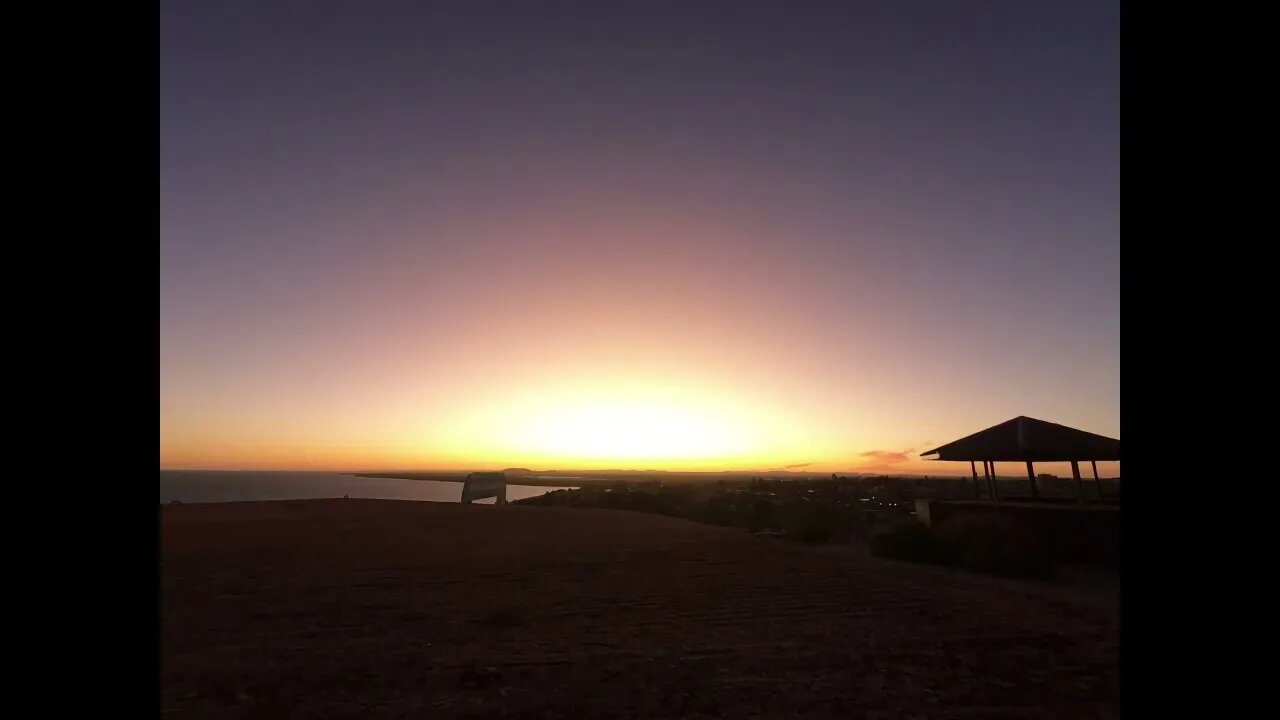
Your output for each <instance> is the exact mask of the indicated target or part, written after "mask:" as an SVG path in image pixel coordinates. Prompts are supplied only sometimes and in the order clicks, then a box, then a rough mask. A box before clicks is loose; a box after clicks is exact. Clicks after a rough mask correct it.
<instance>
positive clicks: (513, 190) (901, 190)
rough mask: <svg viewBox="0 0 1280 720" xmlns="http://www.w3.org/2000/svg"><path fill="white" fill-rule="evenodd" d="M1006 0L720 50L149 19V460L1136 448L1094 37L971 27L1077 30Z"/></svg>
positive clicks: (477, 463) (582, 465)
mask: <svg viewBox="0 0 1280 720" xmlns="http://www.w3.org/2000/svg"><path fill="white" fill-rule="evenodd" d="M357 5H358V4H357ZM353 7H355V6H353ZM941 7H943V10H940V11H939V12H944V11H945V12H951V11H950V10H945V8H946V7H949V6H945V5H944V6H941ZM957 7H959V6H957ZM1021 7H1022V6H1021V5H1020V4H1016V3H1015V4H1012V5H1010V7H1009V8H1007V9H1003V10H1000V12H999V13H996V14H1000V13H1003V15H1000V18H999V19H997V20H990V21H986V20H983V21H977V20H973V21H972V22H970V20H969V19H966V18H967V16H964V17H960V16H957V17H956V18H951V19H945V18H944V19H938V20H937V23H936V24H937V27H938V28H951V27H953V26H954V25H955V24H956V23H969V24H967V25H965V26H964V27H965V28H966V29H965V32H966V33H969V35H967V36H966V37H969V36H972V37H971V40H970V42H971V45H970V46H967V47H963V48H962V47H960V46H958V45H957V46H955V47H954V48H953V47H952V45H951V44H950V43H949V42H948V41H946V39H947V38H950V37H951V35H949V34H947V33H949V32H950V31H947V33H942V34H940V35H938V36H937V37H933V36H930V37H920V38H916V37H915V36H914V35H909V34H904V33H907V31H908V30H909V29H911V28H915V27H917V26H918V21H917V20H915V19H913V18H912V17H909V15H911V13H906V12H904V13H903V14H902V17H898V15H897V14H896V11H895V12H890V11H889V10H885V11H884V12H883V13H880V12H879V11H877V12H875V13H869V14H867V17H862V15H861V14H860V13H862V11H861V10H859V9H858V8H859V5H858V4H857V3H851V4H849V8H847V9H844V10H840V13H845V14H848V17H845V16H844V15H843V14H842V15H840V18H837V20H833V21H831V22H826V21H822V22H819V21H818V20H812V22H809V24H807V25H805V27H807V28H810V29H809V30H807V31H806V32H807V33H809V34H808V35H794V36H793V35H787V34H786V33H785V32H784V33H782V35H780V36H776V37H775V29H776V28H779V27H789V26H788V25H787V23H786V22H784V21H783V20H785V17H782V16H787V14H788V13H790V12H791V11H790V10H784V9H782V8H783V5H779V6H778V8H779V9H778V10H777V11H776V12H777V13H779V14H780V17H779V18H773V17H772V16H769V17H762V18H755V19H753V20H750V22H748V20H742V18H739V19H740V20H742V27H741V28H740V29H739V30H734V29H733V27H729V26H725V27H720V25H721V24H720V23H718V22H717V23H714V25H715V27H716V28H718V29H717V30H716V32H715V34H714V42H710V41H709V40H706V39H705V38H702V39H699V38H700V37H701V36H700V35H698V33H702V32H703V31H704V30H706V32H710V30H709V29H704V30H696V31H695V30H690V32H691V33H693V35H690V37H687V38H676V39H672V38H670V37H668V36H667V35H666V34H665V33H666V32H667V31H664V30H663V29H662V28H664V27H666V24H665V23H660V22H655V23H650V24H646V23H639V22H631V21H618V22H617V23H612V22H606V21H605V20H603V19H597V20H596V21H593V22H598V23H603V24H600V25H593V26H592V27H595V28H597V30H593V33H597V32H598V33H599V35H598V36H597V35H596V34H590V35H589V36H588V35H584V34H581V33H577V32H576V31H575V30H574V29H573V25H572V23H569V24H564V23H558V22H557V23H550V24H548V23H546V22H541V21H540V20H539V16H538V13H537V11H536V9H534V8H533V6H532V5H531V6H530V9H529V10H528V16H527V17H525V16H521V18H519V19H510V20H503V21H502V22H500V23H496V24H495V22H496V21H493V20H492V19H491V18H486V17H483V16H482V14H476V15H474V16H473V15H471V14H469V13H470V11H464V10H458V11H457V12H456V13H454V12H453V11H450V12H449V13H444V14H441V15H439V16H437V15H433V14H430V13H426V14H424V15H423V16H422V17H418V16H417V15H415V13H417V12H418V10H414V9H408V8H406V9H405V10H404V12H405V13H406V17H404V18H401V19H399V20H396V21H389V20H388V21H386V22H383V21H381V20H379V21H378V22H373V21H369V22H361V21H359V17H361V16H358V14H356V11H355V10H349V11H347V10H333V11H332V13H334V16H333V17H328V16H325V17H327V18H328V19H327V20H326V21H325V24H322V25H314V26H313V25H311V24H308V22H307V21H305V20H298V22H296V23H292V22H285V21H282V20H279V18H275V17H274V16H271V17H268V16H266V15H265V14H264V15H262V16H261V17H259V15H258V13H266V12H267V11H266V10H259V9H257V6H255V5H253V4H245V5H244V7H240V6H237V8H236V9H235V10H234V11H233V10H231V9H223V8H222V4H219V3H214V4H212V5H210V6H209V7H208V8H206V9H201V10H199V11H197V10H196V9H194V8H195V6H190V7H187V6H185V5H184V4H177V5H175V6H173V7H168V6H166V8H165V9H164V10H163V18H162V22H163V28H162V30H163V31H162V38H161V39H162V53H161V54H162V73H161V85H162V88H161V89H162V107H161V217H160V225H161V277H160V283H161V288H160V312H161V317H160V331H161V347H160V366H161V367H160V371H161V373H160V465H161V467H162V468H175V469H176V468H204V469H223V468H236V469H271V468H310V469H381V468H386V469H420V470H436V469H448V470H457V469H475V468H502V467H516V466H525V467H531V468H534V469H574V468H577V469H590V468H621V469H648V468H653V469H667V470H748V471H763V470H769V469H780V468H794V469H803V470H807V471H814V472H838V471H849V472H856V471H864V472H911V473H937V474H961V473H967V472H968V467H967V466H964V467H960V466H956V465H953V464H952V465H948V464H938V463H930V462H926V461H922V460H920V458H919V453H920V452H921V451H922V450H924V449H927V448H928V447H931V446H932V445H936V444H939V443H943V442H947V441H950V440H954V439H957V438H959V437H962V436H964V435H967V434H969V433H972V432H975V431H977V430H980V429H983V428H985V427H988V426H990V425H994V424H996V423H999V422H1002V421H1005V420H1008V419H1010V418H1012V417H1015V416H1019V415H1028V416H1032V417H1036V418H1042V419H1045V420H1049V421H1052V422H1057V423H1062V424H1065V425H1069V426H1071V427H1076V428H1080V429H1083V430H1087V431H1090V432H1096V433H1100V434H1104V435H1108V436H1111V437H1119V418H1120V412H1119V337H1120V334H1119V269H1118V267H1119V239H1118V229H1119V225H1118V177H1119V168H1118V164H1119V160H1118V106H1117V103H1118V100H1117V97H1118V82H1117V80H1116V78H1117V71H1116V68H1115V64H1116V63H1117V57H1116V48H1115V42H1114V38H1112V37H1111V36H1110V35H1106V36H1102V35H1099V36H1098V39H1097V40H1096V41H1092V42H1091V43H1089V44H1086V45H1081V46H1080V47H1076V46H1074V45H1072V46H1066V45H1061V44H1057V45H1045V44H1043V43H1035V42H1026V43H1020V44H1016V46H1012V45H1008V44H1007V43H1006V44H1005V45H1000V44H998V43H997V42H996V41H997V40H999V39H1000V38H1003V37H1015V36H1016V34H1009V35H1007V36H1006V35H999V36H992V37H988V36H987V34H988V33H991V32H994V31H993V30H991V28H995V27H1006V26H1008V27H1012V26H1013V25H1016V24H1017V23H1019V22H1022V23H1027V24H1029V27H1030V26H1031V25H1034V27H1032V29H1031V30H1034V31H1035V32H1041V30H1043V28H1052V29H1053V31H1052V32H1051V33H1049V34H1048V35H1046V37H1051V38H1053V37H1058V30H1057V28H1059V27H1061V26H1064V25H1069V24H1070V23H1073V22H1084V20H1079V19H1077V18H1076V15H1073V14H1072V13H1073V12H1076V11H1074V10H1071V7H1073V4H1071V3H1065V4H1063V9H1062V10H1061V13H1062V14H1063V17H1062V18H1058V19H1055V20H1053V21H1052V22H1050V21H1048V20H1045V19H1044V18H1042V17H1040V16H1039V15H1034V14H1033V13H1030V11H1026V13H1025V15H1024V14H1022V13H1023V12H1024V11H1023V10H1022V9H1021ZM297 12H298V13H300V14H301V15H307V12H304V11H302V10H298V11H297ZM346 12H350V13H352V14H353V15H352V18H348V19H347V20H343V19H342V18H343V17H345V15H344V14H343V13H346ZM424 12H425V11H424ZM743 12H744V13H745V12H747V11H746V10H743ZM770 12H773V11H770ZM956 12H959V11H956ZM991 12H992V13H995V11H991ZM1046 12H1047V11H1046ZM1054 12H1059V11H1056V10H1055V11H1054ZM477 13H478V11H477ZM1005 15H1008V17H1005ZM873 16H874V17H873ZM744 17H745V16H744ZM348 20H349V22H348ZM317 22H318V21H317ZM1089 22H1090V23H1092V24H1090V25H1089V27H1095V26H1096V27H1106V24H1105V23H1100V22H1098V21H1097V20H1096V19H1094V20H1090V21H1089ZM730 25H732V23H730ZM1041 25H1043V28H1041ZM699 27H700V26H699ZM735 27H736V26H735ZM930 27H932V25H931V26H930ZM525 28H528V29H527V34H526V30H525ZM708 28H710V26H708ZM875 28H881V29H875ZM895 28H896V30H895ZM517 29H520V30H519V32H517ZM1031 30H1029V31H1028V32H1031ZM912 32H914V30H912ZM938 32H940V33H941V32H942V31H938ZM1010 32H1012V31H1010ZM1045 32H1048V31H1045ZM1090 32H1093V31H1092V30H1091V31H1090ZM504 33H515V35H513V36H511V37H508V36H506V35H505V34H504ZM464 36H465V37H468V38H470V39H469V40H468V41H467V42H466V43H463V44H459V43H458V42H457V41H456V40H455V38H458V37H464ZM1089 36H1090V37H1093V35H1089ZM588 37H590V42H588V41H587V39H586V38H588ZM907 37H911V38H913V39H912V40H911V41H910V42H904V41H903V38H907ZM1036 37H1038V36H1036ZM704 40H706V41H704ZM1046 42H1047V41H1046ZM775 46H776V47H775ZM335 48H338V49H340V50H338V49H335ZM655 48H661V49H662V50H661V51H657V50H655ZM762 48H774V49H772V50H769V51H768V52H765V51H764V50H762ZM517 57H518V58H521V59H520V60H519V61H518V62H517V61H515V60H513V59H512V58H517ZM299 58H306V59H307V60H306V62H305V63H304V62H302V61H301V60H299ZM503 58H506V60H503ZM303 67H305V68H306V70H305V72H303V71H302V70H300V68H303ZM1050 76H1053V77H1057V80H1055V81H1054V82H1052V83H1049V81H1048V80H1046V77H1050ZM623 78H625V80H623ZM908 80H909V81H908ZM1043 87H1052V88H1053V90H1052V92H1048V91H1043V90H1042V89H1041V88H1043ZM992 108H999V110H998V111H996V110H993V109H992ZM931 444H932V445H931ZM1100 469H1101V470H1102V471H1103V472H1104V474H1107V473H1113V472H1114V471H1115V468H1110V467H1108V468H1100ZM1009 471H1010V472H1016V470H1015V469H1014V468H1010V469H1009ZM1044 471H1045V472H1056V473H1064V472H1069V471H1065V470H1064V469H1063V468H1055V467H1046V468H1045V469H1044Z"/></svg>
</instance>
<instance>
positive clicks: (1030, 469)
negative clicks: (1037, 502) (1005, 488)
mask: <svg viewBox="0 0 1280 720" xmlns="http://www.w3.org/2000/svg"><path fill="white" fill-rule="evenodd" d="M1027 482H1028V483H1030V485H1031V499H1033V500H1034V499H1036V498H1038V497H1040V491H1039V490H1037V489H1036V469H1035V466H1034V465H1032V464H1031V461H1030V460H1028V461H1027Z"/></svg>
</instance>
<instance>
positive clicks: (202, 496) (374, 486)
mask: <svg viewBox="0 0 1280 720" xmlns="http://www.w3.org/2000/svg"><path fill="white" fill-rule="evenodd" d="M559 489H561V488H556V487H535V486H531V485H507V501H508V502H510V501H512V500H522V499H524V498H530V497H536V496H538V495H545V494H546V493H549V492H551V491H553V490H559ZM343 495H348V496H350V497H353V498H368V499H372V500H421V501H428V502H451V503H456V502H461V501H462V483H460V482H442V481H439V480H405V479H401V478H367V477H356V476H355V475H345V474H342V473H326V472H264V471H221V470H161V471H160V502H161V503H169V502H173V501H174V500H177V501H179V502H183V503H210V502H241V501H248V500H308V499H316V498H340V497H342V496H343ZM477 502H485V503H492V502H493V500H492V499H488V500H480V501H477Z"/></svg>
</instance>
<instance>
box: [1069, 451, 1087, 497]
mask: <svg viewBox="0 0 1280 720" xmlns="http://www.w3.org/2000/svg"><path fill="white" fill-rule="evenodd" d="M1071 477H1073V478H1075V480H1076V502H1078V503H1081V504H1084V481H1083V480H1081V479H1080V461H1078V460H1072V461H1071Z"/></svg>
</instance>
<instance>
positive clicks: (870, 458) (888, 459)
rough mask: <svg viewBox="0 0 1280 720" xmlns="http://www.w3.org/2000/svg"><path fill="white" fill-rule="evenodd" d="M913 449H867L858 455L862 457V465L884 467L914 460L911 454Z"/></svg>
mask: <svg viewBox="0 0 1280 720" xmlns="http://www.w3.org/2000/svg"><path fill="white" fill-rule="evenodd" d="M913 452H915V451H914V450H910V449H908V450H901V451H893V450H868V451H866V452H864V453H861V454H860V455H859V457H861V458H862V459H863V463H862V464H863V465H864V466H869V467H886V466H889V465H898V464H901V463H905V462H911V461H912V460H915V458H914V457H913V456H912V453H913Z"/></svg>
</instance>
